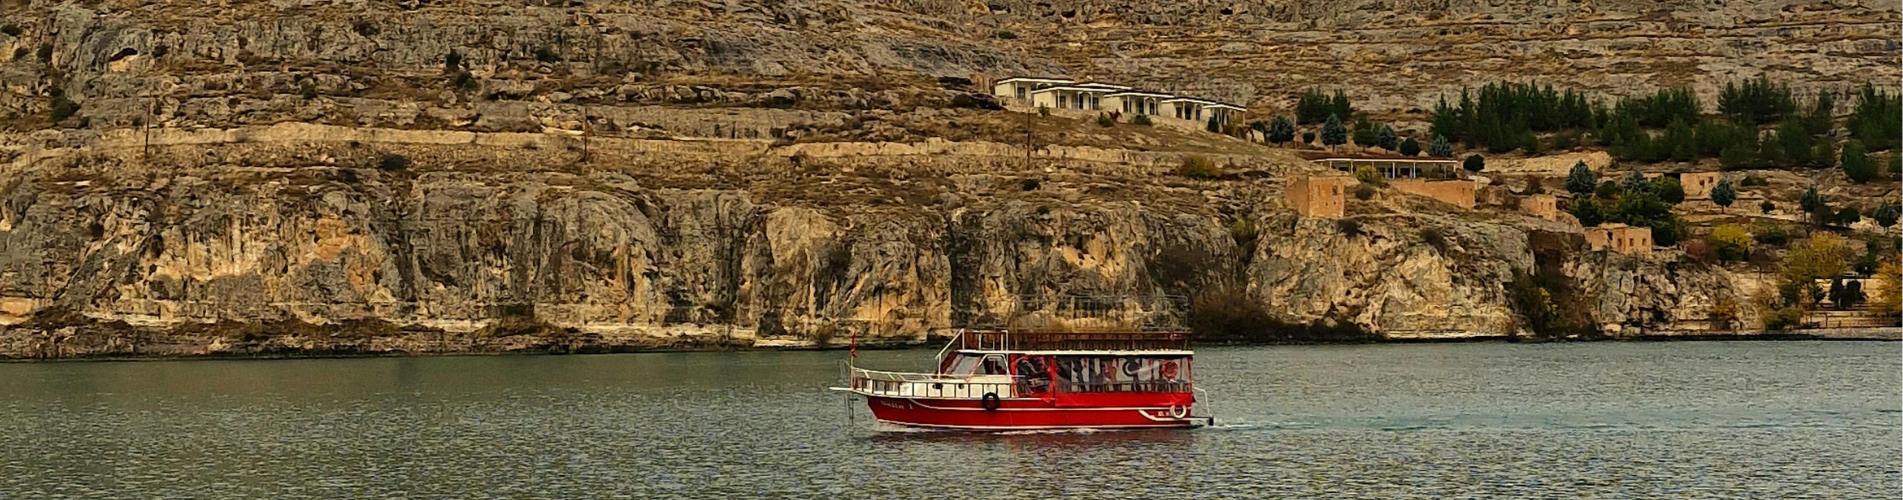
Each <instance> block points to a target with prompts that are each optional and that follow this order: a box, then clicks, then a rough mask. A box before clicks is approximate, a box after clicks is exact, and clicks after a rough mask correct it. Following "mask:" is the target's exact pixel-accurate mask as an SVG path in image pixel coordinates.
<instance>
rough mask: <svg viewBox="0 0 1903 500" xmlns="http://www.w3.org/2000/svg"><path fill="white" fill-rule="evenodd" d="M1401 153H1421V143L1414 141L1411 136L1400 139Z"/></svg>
mask: <svg viewBox="0 0 1903 500" xmlns="http://www.w3.org/2000/svg"><path fill="white" fill-rule="evenodd" d="M1401 154H1402V155H1403V156H1419V155H1420V154H1421V143H1420V142H1419V141H1415V140H1414V138H1413V137H1409V138H1407V139H1405V140H1402V141H1401Z"/></svg>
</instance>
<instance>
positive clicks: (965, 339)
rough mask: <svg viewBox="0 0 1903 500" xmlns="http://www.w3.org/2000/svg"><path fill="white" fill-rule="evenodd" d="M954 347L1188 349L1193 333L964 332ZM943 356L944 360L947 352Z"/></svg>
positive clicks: (1125, 349) (990, 349) (954, 341)
mask: <svg viewBox="0 0 1903 500" xmlns="http://www.w3.org/2000/svg"><path fill="white" fill-rule="evenodd" d="M953 344H956V345H957V346H958V348H959V349H976V350H986V351H1013V350H1103V351H1137V350H1157V349H1188V348H1189V332H1186V331H1036V330H1033V331H1027V330H1016V331H1014V330H1009V329H1002V330H961V331H960V332H959V333H958V336H957V337H956V338H954V339H953V341H952V342H951V343H948V344H947V345H946V348H948V349H949V348H950V347H951V346H952V345H953ZM939 356H940V358H941V359H943V356H944V354H943V352H941V353H940V355H939Z"/></svg>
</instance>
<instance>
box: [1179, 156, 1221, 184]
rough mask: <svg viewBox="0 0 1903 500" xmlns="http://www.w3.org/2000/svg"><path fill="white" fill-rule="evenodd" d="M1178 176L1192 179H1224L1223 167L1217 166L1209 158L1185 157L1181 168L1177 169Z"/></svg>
mask: <svg viewBox="0 0 1903 500" xmlns="http://www.w3.org/2000/svg"><path fill="white" fill-rule="evenodd" d="M1176 175H1180V176H1183V177H1188V178H1191V179H1214V178H1217V177H1222V167H1220V166H1217V165H1216V162H1212V161H1209V158H1205V157H1202V156H1200V155H1189V156H1185V157H1183V164H1182V165H1181V166H1178V167H1176Z"/></svg>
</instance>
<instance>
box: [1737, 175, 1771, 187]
mask: <svg viewBox="0 0 1903 500" xmlns="http://www.w3.org/2000/svg"><path fill="white" fill-rule="evenodd" d="M1738 185H1739V186H1744V187H1754V186H1769V185H1771V182H1770V181H1766V180H1764V178H1763V177H1758V176H1756V175H1747V176H1744V180H1742V181H1739V182H1738Z"/></svg>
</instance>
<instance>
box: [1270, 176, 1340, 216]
mask: <svg viewBox="0 0 1903 500" xmlns="http://www.w3.org/2000/svg"><path fill="white" fill-rule="evenodd" d="M1354 184H1355V179H1354V178H1353V177H1348V176H1342V175H1317V176H1307V177H1302V178H1299V179H1295V180H1293V181H1290V182H1289V185H1288V190H1287V192H1286V193H1285V196H1287V198H1288V205H1289V208H1292V209H1294V210H1295V213H1298V214H1302V216H1303V217H1320V218H1326V219H1339V218H1341V216H1342V215H1343V214H1344V213H1346V211H1347V204H1348V186H1351V185H1354Z"/></svg>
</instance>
